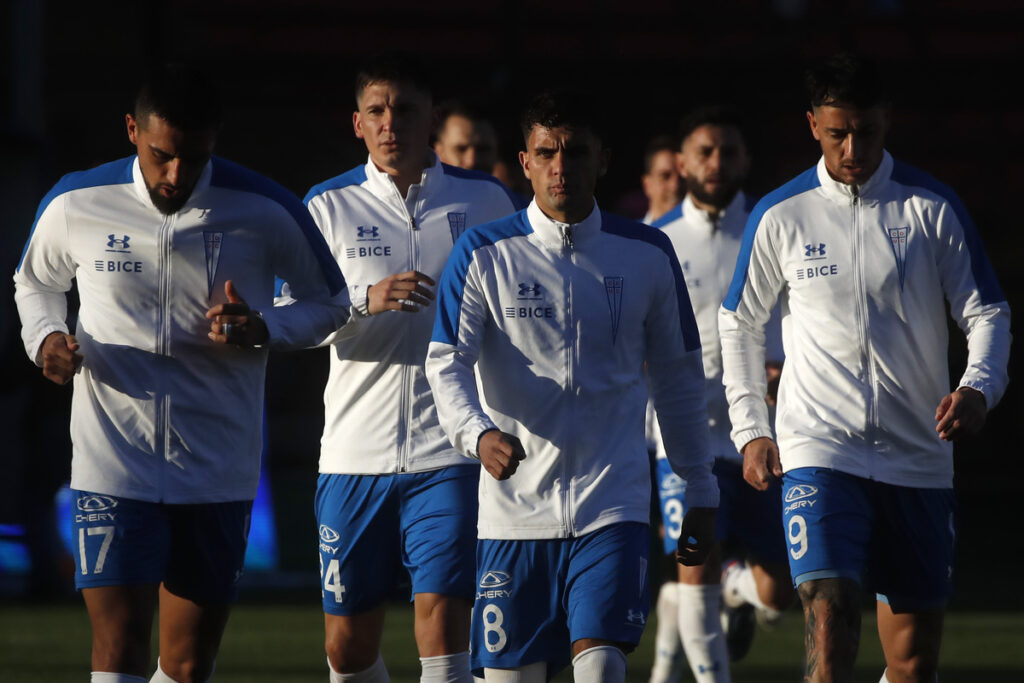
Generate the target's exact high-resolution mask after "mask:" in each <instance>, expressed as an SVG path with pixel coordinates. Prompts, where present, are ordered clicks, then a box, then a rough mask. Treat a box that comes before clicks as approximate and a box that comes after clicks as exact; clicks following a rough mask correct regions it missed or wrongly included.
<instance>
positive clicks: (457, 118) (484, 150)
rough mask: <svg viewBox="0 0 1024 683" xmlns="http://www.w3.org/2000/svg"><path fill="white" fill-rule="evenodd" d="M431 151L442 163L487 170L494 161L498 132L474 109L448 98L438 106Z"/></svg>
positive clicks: (491, 167) (469, 168)
mask: <svg viewBox="0 0 1024 683" xmlns="http://www.w3.org/2000/svg"><path fill="white" fill-rule="evenodd" d="M434 153H435V154H437V158H438V159H440V160H441V163H442V164H448V165H449V166H455V167H457V168H465V169H468V170H472V171H481V172H482V173H488V174H490V173H493V172H494V165H495V163H497V161H498V135H497V133H495V132H494V125H493V124H492V123H491V122H490V121H488V120H487V119H485V118H484V117H483V116H481V115H480V114H479V113H477V111H476V110H474V109H472V108H470V107H469V106H468V105H465V104H463V103H461V102H448V103H445V104H443V105H442V106H440V107H438V126H437V139H436V140H435V142H434Z"/></svg>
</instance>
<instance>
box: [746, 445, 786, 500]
mask: <svg viewBox="0 0 1024 683" xmlns="http://www.w3.org/2000/svg"><path fill="white" fill-rule="evenodd" d="M741 452H742V453H743V478H744V479H746V480H747V483H748V484H750V485H751V486H753V487H754V488H755V489H757V490H758V491H765V490H767V489H768V485H769V484H771V482H772V477H776V478H780V477H782V462H781V461H780V460H779V447H778V446H776V445H775V442H774V441H772V440H771V439H769V438H768V437H767V436H762V437H759V438H757V439H754V440H753V441H750V442H748V443H747V445H746V446H744V447H743V450H742V451H741Z"/></svg>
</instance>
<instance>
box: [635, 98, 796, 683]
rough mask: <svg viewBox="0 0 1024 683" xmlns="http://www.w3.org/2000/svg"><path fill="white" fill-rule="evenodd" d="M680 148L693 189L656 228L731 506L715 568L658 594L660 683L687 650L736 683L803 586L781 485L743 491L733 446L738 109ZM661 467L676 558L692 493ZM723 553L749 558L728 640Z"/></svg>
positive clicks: (719, 522) (740, 174)
mask: <svg viewBox="0 0 1024 683" xmlns="http://www.w3.org/2000/svg"><path fill="white" fill-rule="evenodd" d="M680 139H681V140H682V145H681V147H680V153H679V156H678V160H679V174H680V175H681V176H682V178H683V181H684V182H685V184H686V197H685V198H684V199H683V201H682V202H681V203H680V204H679V205H678V206H676V207H675V208H674V209H672V211H670V212H668V213H667V214H666V215H665V216H664V217H663V218H661V219H660V220H658V221H655V222H654V226H655V227H658V228H661V230H662V232H664V233H665V234H666V235H667V236H668V237H669V239H670V240H671V241H672V246H673V247H674V248H675V252H676V256H677V257H678V258H679V262H680V264H681V265H682V268H683V275H684V277H685V278H686V287H687V290H688V291H689V293H690V301H691V303H692V304H693V311H694V315H695V316H696V319H697V328H698V329H699V330H700V340H701V349H702V350H703V361H704V374H705V376H706V379H707V384H706V392H707V403H708V422H709V427H710V429H711V452H712V454H713V455H714V456H715V458H716V461H715V468H714V469H715V474H716V475H717V477H718V488H719V490H720V491H721V496H722V499H721V502H720V503H719V511H718V516H717V519H716V534H715V535H716V543H715V546H714V548H713V550H712V552H711V554H710V555H709V556H708V560H707V561H706V562H705V563H704V564H702V565H699V566H694V567H687V566H684V565H680V566H679V570H678V579H679V581H678V583H676V582H674V581H670V582H666V583H664V584H663V585H662V587H661V590H660V591H659V593H658V602H657V611H658V622H657V624H658V626H657V628H658V630H657V636H656V638H655V660H654V666H653V668H652V670H651V680H652V681H654V682H660V681H669V680H678V675H679V671H678V669H679V668H680V662H679V659H680V657H679V656H678V650H679V647H680V644H681V645H682V647H683V649H684V650H685V652H686V659H687V660H688V661H689V663H690V669H691V671H692V672H693V676H694V679H695V680H697V681H698V682H703V681H709V682H710V681H713V682H715V683H721V682H723V681H728V680H729V659H730V658H732V659H739V658H741V657H742V656H743V655H745V654H746V652H747V650H748V649H749V647H750V643H751V639H752V638H753V635H754V628H753V627H754V614H755V612H754V611H755V609H756V610H757V611H758V612H759V614H760V617H761V620H762V621H765V622H768V623H773V622H775V621H777V620H778V618H779V617H780V616H781V610H782V609H783V608H784V607H786V606H787V605H788V604H789V603H790V602H791V601H792V600H793V587H792V583H791V582H790V580H789V572H788V569H789V568H788V565H787V564H786V538H785V534H784V532H783V529H782V521H781V520H782V498H781V495H780V490H779V486H778V485H776V486H773V487H771V488H770V489H769V490H768V491H757V490H755V489H753V488H751V487H750V486H748V485H747V484H746V483H745V482H744V481H743V473H742V471H741V469H742V468H741V465H742V460H743V458H742V456H741V455H740V454H739V453H738V452H737V451H736V449H735V447H733V445H732V441H731V440H730V439H729V415H728V412H729V404H728V402H727V401H726V399H725V387H724V386H723V385H722V351H721V342H720V340H719V338H718V309H719V307H720V306H721V304H722V300H723V299H724V298H725V294H726V292H727V290H728V288H729V280H730V278H731V275H732V271H733V268H734V267H735V265H736V256H737V255H738V254H739V251H740V241H741V239H742V237H743V227H744V226H745V225H746V221H747V216H748V215H749V213H750V209H751V207H752V202H751V201H750V199H749V198H748V197H747V196H746V195H745V194H744V193H743V191H742V189H741V187H742V185H743V182H744V180H745V179H746V177H747V173H748V171H749V169H750V154H749V152H748V148H747V143H746V139H745V137H744V133H743V128H742V122H741V120H740V116H739V114H738V113H737V112H735V111H733V110H731V109H728V108H724V107H703V108H700V109H696V110H694V111H693V112H691V113H690V114H689V115H688V116H687V117H686V118H684V119H683V122H682V126H681V129H680ZM773 322H774V325H772V326H770V329H769V337H770V342H771V343H770V344H769V346H770V348H771V354H770V355H769V358H770V359H771V361H772V362H770V363H769V366H770V367H771V371H772V372H775V373H777V372H778V368H779V366H780V363H779V362H780V361H781V356H782V350H781V340H780V339H779V336H780V331H779V325H778V318H774V319H773ZM655 441H656V442H657V440H655ZM658 445H659V446H660V443H659V444H658ZM657 466H658V474H659V476H658V479H659V481H658V492H659V496H660V498H661V511H662V520H663V523H664V528H665V552H666V553H671V552H672V551H673V550H674V549H675V546H676V541H677V539H678V537H679V525H680V522H681V521H682V519H683V512H684V510H685V509H686V483H685V482H682V481H680V479H679V477H678V476H676V475H675V473H674V472H672V469H671V467H670V466H669V463H668V461H667V460H665V453H664V450H663V449H661V448H658V461H657ZM723 543H724V544H728V545H729V546H730V548H731V549H733V548H734V549H736V550H738V551H743V553H744V554H745V556H746V558H747V561H742V560H739V561H732V562H729V563H728V564H727V567H728V572H727V577H728V585H727V586H725V588H726V589H727V591H728V593H727V598H726V603H727V605H728V606H729V607H730V608H731V609H729V610H727V615H728V617H729V618H728V619H727V623H728V624H729V626H730V628H729V630H728V632H723V624H722V620H721V619H720V618H719V605H720V603H721V601H722V589H723V586H722V585H721V582H722V544H723Z"/></svg>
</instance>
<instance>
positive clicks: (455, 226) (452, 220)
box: [448, 211, 466, 244]
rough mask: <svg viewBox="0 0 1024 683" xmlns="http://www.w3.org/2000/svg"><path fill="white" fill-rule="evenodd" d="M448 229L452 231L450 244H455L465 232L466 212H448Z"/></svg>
mask: <svg viewBox="0 0 1024 683" xmlns="http://www.w3.org/2000/svg"><path fill="white" fill-rule="evenodd" d="M448 227H449V228H450V229H451V231H452V244H455V242H457V241H458V239H459V238H460V237H462V233H464V232H466V212H465V211H449V212H448Z"/></svg>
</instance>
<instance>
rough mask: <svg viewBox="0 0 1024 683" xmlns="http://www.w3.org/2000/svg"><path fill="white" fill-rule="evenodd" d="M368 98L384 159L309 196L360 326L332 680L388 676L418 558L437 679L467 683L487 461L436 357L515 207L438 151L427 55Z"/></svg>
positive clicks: (352, 360)
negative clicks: (454, 259) (493, 230)
mask: <svg viewBox="0 0 1024 683" xmlns="http://www.w3.org/2000/svg"><path fill="white" fill-rule="evenodd" d="M355 94H356V106H357V107H358V110H357V111H356V112H355V113H354V114H353V117H352V122H353V126H354V129H355V134H356V137H357V138H360V139H362V140H363V141H364V142H365V143H366V148H367V150H368V152H369V159H368V161H367V163H365V164H363V165H360V166H357V167H356V168H353V169H352V170H350V171H348V172H346V173H343V174H341V175H339V176H337V177H335V178H332V179H330V180H327V181H326V182H324V183H321V184H319V185H317V186H315V187H313V188H312V189H311V190H310V191H309V193H308V194H307V196H306V205H307V207H308V208H309V211H310V212H311V213H312V215H313V218H314V219H315V221H316V224H317V225H318V226H319V227H320V230H321V231H322V232H323V234H324V237H325V238H326V239H327V243H328V244H329V245H330V248H331V250H332V252H333V253H334V257H335V258H336V259H337V260H338V262H340V263H342V264H344V269H345V272H346V277H347V279H348V281H349V288H350V291H351V297H352V304H353V309H354V316H355V318H356V319H357V320H356V321H355V322H354V324H355V325H356V326H357V330H358V334H355V335H354V336H348V337H347V338H345V339H340V338H338V339H333V340H332V341H333V342H334V343H333V345H332V348H331V370H330V377H329V379H328V382H327V388H326V390H325V393H324V404H325V410H326V416H325V425H324V434H323V439H322V441H321V451H320V478H319V481H318V484H317V494H316V515H317V524H318V525H319V530H320V539H319V548H320V560H321V579H322V585H323V609H324V612H325V616H324V624H325V628H326V649H327V655H328V660H329V662H330V668H331V674H330V675H331V680H332V681H343V680H353V681H383V680H387V670H386V667H385V665H384V662H383V660H382V659H381V657H380V641H381V635H382V630H383V626H384V601H385V600H386V599H387V598H388V597H389V596H390V595H391V593H392V589H393V587H394V585H395V583H396V580H397V578H398V575H399V574H398V573H399V571H401V567H402V563H403V562H404V564H405V566H406V567H407V568H408V569H409V572H410V574H411V577H412V592H413V595H414V603H415V614H416V617H415V618H416V626H415V630H416V643H417V646H418V648H419V653H420V657H421V661H422V664H423V678H422V680H423V681H462V680H468V678H469V655H468V653H467V648H468V646H469V618H470V607H471V606H472V601H473V594H474V583H473V580H474V576H473V557H474V550H475V548H474V546H475V533H474V527H475V524H476V509H477V503H476V486H477V481H478V479H479V466H477V465H476V463H474V462H473V461H471V460H468V459H467V458H465V457H463V456H462V455H460V454H459V453H458V452H457V451H456V450H455V449H454V448H453V447H452V445H451V443H449V441H448V438H447V437H446V436H445V434H444V432H443V431H442V429H441V426H440V424H438V419H437V408H435V406H434V397H433V395H432V393H431V390H430V386H429V385H428V384H427V379H426V376H425V375H424V370H423V363H424V360H425V359H426V355H427V344H428V343H429V341H430V330H431V329H432V326H433V309H432V308H431V302H432V300H433V298H434V293H433V289H432V287H433V285H434V283H435V281H436V280H437V278H438V277H440V274H441V269H442V267H443V266H444V263H445V260H446V259H447V258H448V253H449V252H450V251H451V248H452V245H453V244H454V243H455V241H456V239H458V237H459V236H460V235H461V234H462V233H463V231H464V230H465V229H466V228H468V227H470V226H472V225H475V224H477V223H481V222H486V221H490V220H494V219H496V218H499V217H501V216H504V215H506V214H509V213H511V212H513V211H514V210H515V209H516V205H515V200H514V199H513V198H512V196H511V195H510V193H509V192H508V191H507V190H506V189H505V187H504V186H502V185H501V183H499V182H498V181H497V180H496V179H494V178H493V177H491V176H489V175H485V174H483V173H479V172H476V171H466V170H462V169H458V168H454V167H452V166H447V165H445V164H442V163H441V162H440V161H439V160H438V159H437V157H436V156H435V155H434V153H433V152H431V151H430V149H429V147H428V146H427V143H428V140H429V137H430V130H431V123H432V118H433V113H432V103H431V88H430V86H429V84H428V81H427V78H426V75H425V73H424V72H423V70H422V69H421V67H420V66H419V65H418V64H417V63H416V62H415V61H414V60H413V59H412V58H408V57H403V56H400V55H387V56H381V57H379V58H374V59H372V60H371V61H369V62H368V63H367V64H366V65H365V66H364V67H363V68H362V69H361V70H360V71H359V73H358V75H357V77H356V88H355Z"/></svg>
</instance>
